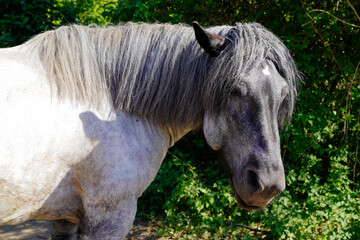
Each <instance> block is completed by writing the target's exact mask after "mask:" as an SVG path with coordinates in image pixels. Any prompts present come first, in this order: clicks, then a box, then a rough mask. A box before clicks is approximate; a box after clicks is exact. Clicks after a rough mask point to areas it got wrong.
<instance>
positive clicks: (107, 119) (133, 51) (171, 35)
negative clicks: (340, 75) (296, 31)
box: [0, 22, 300, 239]
mask: <svg viewBox="0 0 360 240" xmlns="http://www.w3.org/2000/svg"><path fill="white" fill-rule="evenodd" d="M299 79H300V74H299V72H298V70H297V69H296V66H295V63H294V61H293V59H292V57H291V55H290V53H289V51H288V50H287V48H286V47H285V46H284V44H283V43H282V42H281V41H280V40H279V39H278V38H277V37H275V36H274V35H273V34H272V33H271V32H270V31H268V30H267V29H265V28H264V27H262V26H261V25H259V24H256V23H250V24H240V23H239V24H237V25H236V26H234V27H231V26H218V27H212V28H208V29H204V28H203V27H201V26H200V25H199V24H198V23H196V22H194V24H193V27H192V28H191V27H189V26H186V25H181V24H178V25H170V24H145V23H140V24H138V23H127V24H124V25H119V26H111V27H106V28H99V27H85V26H79V25H71V26H65V27H60V28H58V29H56V30H54V31H48V32H44V33H42V34H39V35H37V36H35V37H34V38H32V39H31V40H29V41H28V42H26V43H24V44H23V45H20V46H17V47H14V48H8V49H1V50H0V85H1V88H0V109H1V111H0V119H1V120H0V132H1V135H0V224H18V223H20V222H23V221H27V220H30V219H49V220H55V221H54V233H53V236H52V238H53V239H123V238H124V237H125V236H126V234H127V233H128V231H129V229H130V227H131V225H132V223H133V220H134V217H135V213H136V207H137V199H138V197H139V196H141V194H142V193H143V192H144V190H145V189H146V188H147V187H148V186H149V185H150V183H151V182H152V181H153V179H154V178H155V176H156V174H157V172H158V170H159V167H160V165H161V162H162V160H163V159H164V157H165V154H166V152H167V149H168V148H169V147H170V146H172V145H173V144H174V142H176V141H177V140H178V139H180V138H181V137H182V136H184V135H185V134H186V133H187V132H189V131H191V130H192V129H197V128H201V127H202V129H203V131H204V135H205V138H206V140H207V142H208V144H209V145H210V146H211V147H212V148H213V149H215V150H218V151H220V152H221V153H222V155H223V156H224V157H225V161H226V163H227V165H228V168H229V170H230V173H231V180H232V182H233V185H234V192H235V196H236V199H237V201H238V203H239V205H240V206H241V207H243V208H245V209H249V210H251V209H259V208H262V207H264V206H266V205H267V204H268V203H269V202H270V201H271V200H272V199H273V198H274V197H275V196H276V195H278V194H279V193H280V192H281V191H282V190H283V189H284V188H285V175H284V167H283V164H282V161H281V156H280V139H279V130H278V128H279V126H281V125H282V124H284V123H288V122H289V121H290V119H291V115H292V111H293V106H294V100H295V98H296V95H297V85H298V84H297V83H298V81H299Z"/></svg>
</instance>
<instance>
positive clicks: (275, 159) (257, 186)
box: [203, 60, 289, 210]
mask: <svg viewBox="0 0 360 240" xmlns="http://www.w3.org/2000/svg"><path fill="white" fill-rule="evenodd" d="M288 92H289V88H288V85H287V83H286V81H285V80H284V79H283V78H282V77H281V76H280V74H279V73H278V72H277V70H276V67H275V66H274V64H273V63H272V62H271V61H268V60H265V61H264V62H263V63H262V64H261V66H259V67H257V68H255V69H253V70H252V71H251V72H250V73H249V75H248V76H247V77H246V78H245V79H243V80H242V81H241V83H240V85H238V86H237V88H236V90H235V91H234V92H233V93H232V94H231V96H230V97H229V99H228V100H227V102H226V104H224V106H223V107H222V109H221V111H220V112H219V113H218V114H217V115H210V114H208V113H205V116H204V123H203V130H204V134H205V138H206V140H207V142H208V144H209V145H210V146H211V147H212V148H213V149H214V150H219V151H222V153H223V156H224V158H225V161H226V162H227V164H228V166H229V168H230V171H231V176H232V177H231V180H232V182H233V184H234V189H235V195H236V199H237V201H238V203H239V205H240V206H241V207H243V208H245V209H249V210H252V209H259V208H262V207H264V206H266V205H267V204H268V203H270V202H271V200H272V199H273V198H274V197H275V196H276V195H278V194H280V193H281V192H282V191H283V190H284V188H285V174H284V167H283V164H282V161H281V155H280V138H279V131H278V113H279V108H280V106H281V104H282V102H283V100H284V99H285V97H286V96H287V94H288Z"/></svg>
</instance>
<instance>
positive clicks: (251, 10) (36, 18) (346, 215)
mask: <svg viewBox="0 0 360 240" xmlns="http://www.w3.org/2000/svg"><path fill="white" fill-rule="evenodd" d="M0 4H1V5H0V7H1V8H0V13H1V14H0V32H1V34H0V45H1V46H13V45H16V44H19V43H21V42H23V41H25V40H26V39H28V38H30V37H31V36H32V35H34V34H36V33H38V32H41V31H44V30H47V29H52V28H53V27H54V26H58V25H63V24H69V23H81V24H90V23H96V24H99V25H106V24H109V23H110V22H111V23H114V24H117V23H118V22H127V21H143V22H156V21H158V22H170V23H178V22H183V23H187V24H190V23H191V22H192V21H194V20H196V21H199V22H200V23H201V24H203V25H206V26H209V25H218V24H219V25H220V24H232V25H233V24H235V22H246V21H257V22H259V23H261V24H263V25H264V26H265V27H267V28H268V29H270V30H272V31H273V32H274V33H275V34H276V35H277V36H279V37H280V38H281V39H282V40H283V41H284V43H285V45H286V46H287V47H288V48H289V49H290V51H291V52H292V53H293V56H294V58H295V60H296V62H297V64H298V68H299V69H300V70H301V71H302V72H303V73H304V75H305V83H304V84H303V86H302V90H301V91H300V96H299V101H298V103H297V106H296V110H295V113H294V117H293V121H292V125H290V126H289V127H288V128H287V129H285V130H283V131H282V133H281V138H282V156H283V160H284V165H285V171H286V181H287V187H286V190H285V191H284V192H283V193H282V194H281V195H280V196H279V197H277V198H276V199H275V200H274V201H273V203H272V204H270V205H269V206H268V207H266V208H265V209H263V210H261V211H255V212H247V211H244V210H241V209H240V208H238V207H237V206H236V201H235V199H234V196H233V191H232V189H231V186H230V182H229V181H228V180H227V178H226V177H224V175H222V171H220V170H219V169H220V168H219V165H218V164H217V163H216V154H215V153H214V152H212V151H211V150H209V149H208V147H207V146H206V144H205V143H204V139H203V137H202V136H201V135H199V134H190V135H188V136H187V137H186V138H185V139H183V140H182V141H180V142H178V143H177V144H176V145H175V146H174V147H173V148H172V149H170V151H169V154H168V156H167V157H166V159H165V160H164V163H163V165H162V166H161V169H160V171H159V174H158V176H157V177H156V180H155V181H154V183H153V184H152V185H151V186H150V188H149V189H148V190H147V191H146V192H145V193H144V195H143V196H142V197H141V198H140V200H139V211H138V217H144V216H152V217H153V218H155V219H162V230H161V234H163V235H173V234H175V233H179V232H181V233H182V238H185V239H190V238H200V237H201V238H204V239H224V238H226V237H227V238H228V239H238V238H239V236H241V239H255V238H261V237H262V235H261V234H260V235H258V236H254V235H253V234H252V232H250V231H248V230H244V229H243V228H242V227H241V226H240V225H239V224H244V225H247V226H250V227H253V228H258V229H265V230H267V231H270V232H271V233H269V234H266V235H267V236H268V237H269V238H275V239H360V223H359V222H360V185H359V177H360V160H359V159H360V157H359V140H360V139H359V137H360V107H359V106H360V81H359V73H360V57H359V53H360V32H359V31H360V18H359V13H360V2H359V1H356V0H351V1H350V0H349V1H335V0H326V1H316V0H303V1H298V2H294V1H290V0H285V1H278V0H272V1H252V0H245V1H229V0H219V1H204V0H194V1H190V0H168V1H163V0H145V1H142V0H122V1H120V0H119V1H115V0H112V1H111V0H109V1H106V0H101V1H94V0H77V1H75V0H46V1H38V0H35V1H31V2H30V1H25V0H16V1H2V2H1V3H0Z"/></svg>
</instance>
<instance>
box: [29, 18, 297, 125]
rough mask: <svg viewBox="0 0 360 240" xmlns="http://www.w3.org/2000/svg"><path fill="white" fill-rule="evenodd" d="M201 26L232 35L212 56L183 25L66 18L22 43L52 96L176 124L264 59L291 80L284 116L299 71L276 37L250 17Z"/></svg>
mask: <svg viewBox="0 0 360 240" xmlns="http://www.w3.org/2000/svg"><path fill="white" fill-rule="evenodd" d="M208 30H209V31H211V32H214V33H217V34H220V35H223V36H229V34H232V35H234V36H235V38H234V39H232V41H233V44H231V46H229V47H228V48H226V49H225V50H224V51H223V52H222V53H221V54H220V56H218V57H216V58H211V57H210V56H208V54H207V53H205V52H204V51H203V50H202V49H201V48H200V46H199V44H198V43H197V42H196V40H195V36H194V31H193V29H192V28H191V27H189V26H187V25H182V24H177V25H171V24H147V23H126V24H121V25H118V26H109V27H106V28H101V27H86V26H82V25H70V26H63V27H60V28H58V29H56V30H53V31H48V32H45V33H42V34H39V35H37V36H35V37H34V38H32V39H31V40H29V41H28V42H27V43H26V46H28V47H29V48H30V49H31V52H33V53H35V54H37V56H38V58H39V59H40V62H41V63H42V65H43V67H44V69H45V72H46V74H47V78H48V79H49V82H50V86H51V88H52V89H53V90H55V91H56V93H57V96H58V98H59V99H64V98H69V99H70V100H71V101H72V102H77V101H80V102H82V103H86V104H92V105H97V106H99V105H101V101H103V100H104V99H105V98H107V99H110V100H111V102H112V104H113V106H114V108H115V109H117V110H123V111H126V112H128V113H130V114H134V115H138V116H142V117H145V118H148V119H149V120H151V121H153V122H154V123H157V124H160V125H162V126H164V125H165V126H169V125H171V126H176V127H178V128H179V127H182V126H185V127H189V126H191V127H198V126H199V125H201V121H202V118H203V114H204V111H205V109H206V110H209V111H217V110H218V109H219V108H220V107H221V105H222V103H223V102H224V101H225V99H226V98H227V96H228V94H230V92H231V90H232V89H233V88H234V87H235V86H236V85H237V84H238V83H239V82H240V81H241V79H242V78H243V77H244V76H246V73H248V71H249V70H250V69H251V68H252V67H254V66H256V65H257V64H260V63H261V61H263V60H264V59H265V58H268V59H271V60H272V61H273V62H274V63H275V65H276V66H278V69H279V72H280V73H281V74H282V75H283V77H284V78H285V79H286V81H287V82H288V84H289V86H290V89H291V91H290V95H289V97H288V99H287V101H286V106H284V107H283V108H282V110H281V111H280V112H281V114H280V115H281V116H283V118H284V117H287V118H289V117H291V113H292V110H293V104H294V98H295V97H296V93H297V90H296V89H297V82H298V78H299V77H300V75H299V73H298V71H297V69H296V66H295V63H294V61H293V60H292V57H291V55H290V54H289V52H288V50H287V49H286V47H285V46H284V45H283V44H282V42H281V41H280V40H279V39H278V38H276V37H275V36H274V35H273V34H272V33H271V32H270V31H268V30H266V29H265V28H264V27H262V26H261V25H259V24H255V23H251V24H237V26H236V27H235V28H233V27H229V26H220V27H213V28H210V29H208ZM229 37H230V36H229Z"/></svg>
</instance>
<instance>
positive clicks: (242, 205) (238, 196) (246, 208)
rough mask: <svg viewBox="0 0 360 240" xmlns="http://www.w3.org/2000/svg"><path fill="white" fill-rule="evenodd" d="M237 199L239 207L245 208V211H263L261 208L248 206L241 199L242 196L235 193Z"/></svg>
mask: <svg viewBox="0 0 360 240" xmlns="http://www.w3.org/2000/svg"><path fill="white" fill-rule="evenodd" d="M235 199H236V201H237V203H238V204H239V206H240V207H242V208H244V209H245V210H258V209H261V207H258V206H251V205H248V204H246V203H245V202H244V200H242V198H241V197H240V195H239V194H238V193H237V192H236V191H235Z"/></svg>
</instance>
